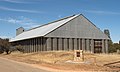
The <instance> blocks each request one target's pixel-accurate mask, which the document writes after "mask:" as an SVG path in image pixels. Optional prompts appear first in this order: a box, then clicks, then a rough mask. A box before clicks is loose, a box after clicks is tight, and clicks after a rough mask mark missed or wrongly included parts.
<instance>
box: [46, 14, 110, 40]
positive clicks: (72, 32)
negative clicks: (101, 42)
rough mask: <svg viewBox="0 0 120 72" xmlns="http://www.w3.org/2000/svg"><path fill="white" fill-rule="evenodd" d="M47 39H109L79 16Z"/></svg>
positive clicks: (53, 32) (50, 34) (48, 35)
mask: <svg viewBox="0 0 120 72" xmlns="http://www.w3.org/2000/svg"><path fill="white" fill-rule="evenodd" d="M45 37H63V38H89V39H108V37H107V36H106V35H105V34H104V33H103V32H102V31H101V30H100V29H98V28H97V27H96V26H94V25H93V24H92V23H91V22H90V21H88V20H87V19H86V18H85V17H83V16H82V15H81V16H78V17H77V18H75V19H73V20H71V21H70V22H68V23H66V24H64V25H63V26H61V27H59V28H57V29H56V30H54V31H52V32H51V33H49V34H47V35H46V36H45Z"/></svg>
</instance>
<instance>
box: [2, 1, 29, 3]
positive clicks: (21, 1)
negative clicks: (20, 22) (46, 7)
mask: <svg viewBox="0 0 120 72" xmlns="http://www.w3.org/2000/svg"><path fill="white" fill-rule="evenodd" d="M0 1H4V2H10V3H30V2H26V1H23V0H0Z"/></svg>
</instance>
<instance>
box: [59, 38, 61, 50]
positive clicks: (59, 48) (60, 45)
mask: <svg viewBox="0 0 120 72" xmlns="http://www.w3.org/2000/svg"><path fill="white" fill-rule="evenodd" d="M58 42H59V44H58V49H59V50H62V38H59V39H58Z"/></svg>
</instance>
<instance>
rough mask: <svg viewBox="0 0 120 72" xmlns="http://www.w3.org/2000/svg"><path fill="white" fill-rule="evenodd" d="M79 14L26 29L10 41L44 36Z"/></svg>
mask: <svg viewBox="0 0 120 72" xmlns="http://www.w3.org/2000/svg"><path fill="white" fill-rule="evenodd" d="M79 15H80V14H78V15H73V16H70V17H67V18H63V19H60V20H57V21H54V22H51V23H48V24H46V25H43V26H40V27H37V28H34V29H31V30H28V31H25V32H23V33H21V34H19V35H18V36H16V37H15V38H13V39H11V40H10V42H14V41H19V40H25V39H29V38H34V37H41V36H44V35H46V34H48V33H49V32H51V31H53V30H54V29H56V28H58V27H59V26H61V25H63V24H65V23H67V22H68V21H70V20H72V19H74V18H75V17H77V16H79Z"/></svg>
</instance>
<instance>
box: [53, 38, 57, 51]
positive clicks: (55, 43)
mask: <svg viewBox="0 0 120 72" xmlns="http://www.w3.org/2000/svg"><path fill="white" fill-rule="evenodd" d="M53 50H54V51H57V38H53Z"/></svg>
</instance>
